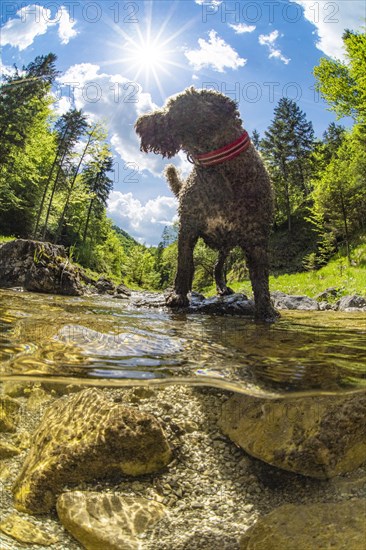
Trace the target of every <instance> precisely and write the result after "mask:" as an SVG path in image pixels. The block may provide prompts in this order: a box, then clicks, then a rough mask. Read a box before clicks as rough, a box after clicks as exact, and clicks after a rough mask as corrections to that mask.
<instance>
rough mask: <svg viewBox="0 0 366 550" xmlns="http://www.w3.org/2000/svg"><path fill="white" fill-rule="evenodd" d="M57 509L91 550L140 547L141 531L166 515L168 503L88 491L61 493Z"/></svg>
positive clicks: (60, 515) (66, 525)
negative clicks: (139, 536)
mask: <svg viewBox="0 0 366 550" xmlns="http://www.w3.org/2000/svg"><path fill="white" fill-rule="evenodd" d="M57 513H58V516H59V518H60V521H61V523H62V524H63V526H64V527H65V528H66V529H67V530H68V531H69V532H70V533H71V534H72V535H73V537H75V538H76V539H77V540H78V541H79V542H80V543H81V544H82V545H83V547H84V548H86V549H87V550H100V549H101V548H103V550H138V549H139V548H140V544H139V540H138V535H141V534H142V533H143V532H144V531H146V530H147V529H149V528H151V527H153V526H154V525H155V523H156V522H158V521H159V520H160V519H162V517H163V516H164V515H165V511H164V506H163V505H162V504H159V503H158V502H154V501H153V500H148V499H146V498H141V497H122V496H118V495H113V494H103V493H95V492H86V491H85V492H83V491H73V492H70V493H64V494H62V495H61V496H59V498H58V500H57Z"/></svg>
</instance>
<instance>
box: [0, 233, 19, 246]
mask: <svg viewBox="0 0 366 550" xmlns="http://www.w3.org/2000/svg"><path fill="white" fill-rule="evenodd" d="M15 239H16V237H4V235H0V244H3V243H8V242H10V241H15Z"/></svg>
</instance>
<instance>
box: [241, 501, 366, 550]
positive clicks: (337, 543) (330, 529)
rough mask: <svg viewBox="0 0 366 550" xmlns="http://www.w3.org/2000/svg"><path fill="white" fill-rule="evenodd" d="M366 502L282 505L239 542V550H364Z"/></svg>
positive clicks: (261, 520) (262, 519)
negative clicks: (318, 549) (346, 549)
mask: <svg viewBox="0 0 366 550" xmlns="http://www.w3.org/2000/svg"><path fill="white" fill-rule="evenodd" d="M365 514H366V500H364V499H355V500H349V501H346V502H336V503H316V504H285V505H284V506H280V507H279V508H277V509H276V510H274V511H273V512H271V513H270V514H268V515H267V516H265V517H264V518H261V519H259V520H258V521H257V523H256V524H255V525H253V527H250V529H248V531H247V532H246V533H245V534H244V536H243V537H242V538H241V540H240V550H273V549H274V548H278V549H280V548H283V549H285V548H286V549H289V550H290V549H291V550H295V549H298V550H314V549H315V548H339V549H341V548H350V549H351V548H352V550H364V549H365V541H366V522H365Z"/></svg>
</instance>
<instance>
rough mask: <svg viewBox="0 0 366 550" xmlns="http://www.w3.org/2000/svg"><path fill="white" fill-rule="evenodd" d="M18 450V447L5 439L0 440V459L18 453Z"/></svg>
mask: <svg viewBox="0 0 366 550" xmlns="http://www.w3.org/2000/svg"><path fill="white" fill-rule="evenodd" d="M20 452H21V451H20V449H18V447H16V446H15V445H12V444H11V443H7V442H6V441H0V460H2V459H3V458H10V457H11V456H16V455H19V454H20Z"/></svg>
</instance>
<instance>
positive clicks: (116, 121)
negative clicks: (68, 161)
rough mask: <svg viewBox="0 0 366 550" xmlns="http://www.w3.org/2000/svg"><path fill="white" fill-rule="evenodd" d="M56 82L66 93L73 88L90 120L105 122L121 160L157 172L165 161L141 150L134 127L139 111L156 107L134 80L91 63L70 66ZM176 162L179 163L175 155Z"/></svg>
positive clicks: (75, 97)
mask: <svg viewBox="0 0 366 550" xmlns="http://www.w3.org/2000/svg"><path fill="white" fill-rule="evenodd" d="M58 82H59V84H60V85H61V87H64V92H66V94H67V93H68V92H70V90H71V89H73V93H72V96H73V98H74V102H75V107H76V108H77V109H83V111H84V112H85V113H86V114H87V115H89V116H90V117H91V118H92V119H99V120H105V121H106V124H107V126H108V130H109V136H110V140H111V144H112V145H113V147H114V148H115V150H116V152H117V153H118V154H119V155H120V157H121V159H122V160H123V161H124V162H125V163H130V164H131V165H133V166H135V167H136V169H138V170H139V171H140V172H142V171H144V170H148V171H149V172H150V173H151V174H153V175H154V176H160V175H161V173H162V171H163V169H164V166H165V165H166V160H163V159H162V157H161V156H160V155H154V154H146V153H143V152H141V151H140V142H139V138H138V136H137V134H136V132H135V129H134V125H135V122H136V120H137V118H138V117H139V116H140V115H141V114H143V113H146V112H149V111H154V110H155V109H157V108H158V106H157V105H156V104H155V103H154V102H153V101H152V98H151V95H150V94H149V93H146V92H143V91H142V88H141V86H140V85H139V84H138V83H136V82H131V81H129V80H128V79H127V78H125V77H123V76H122V75H118V74H114V75H111V74H106V73H102V72H100V67H99V65H93V64H91V63H80V64H78V65H73V66H71V67H70V68H69V69H68V70H67V71H66V72H65V73H64V74H63V75H62V76H61V77H60V78H59V79H58ZM64 95H65V93H64ZM176 163H177V164H178V165H180V164H182V161H181V160H180V157H179V156H178V158H177V161H176Z"/></svg>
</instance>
